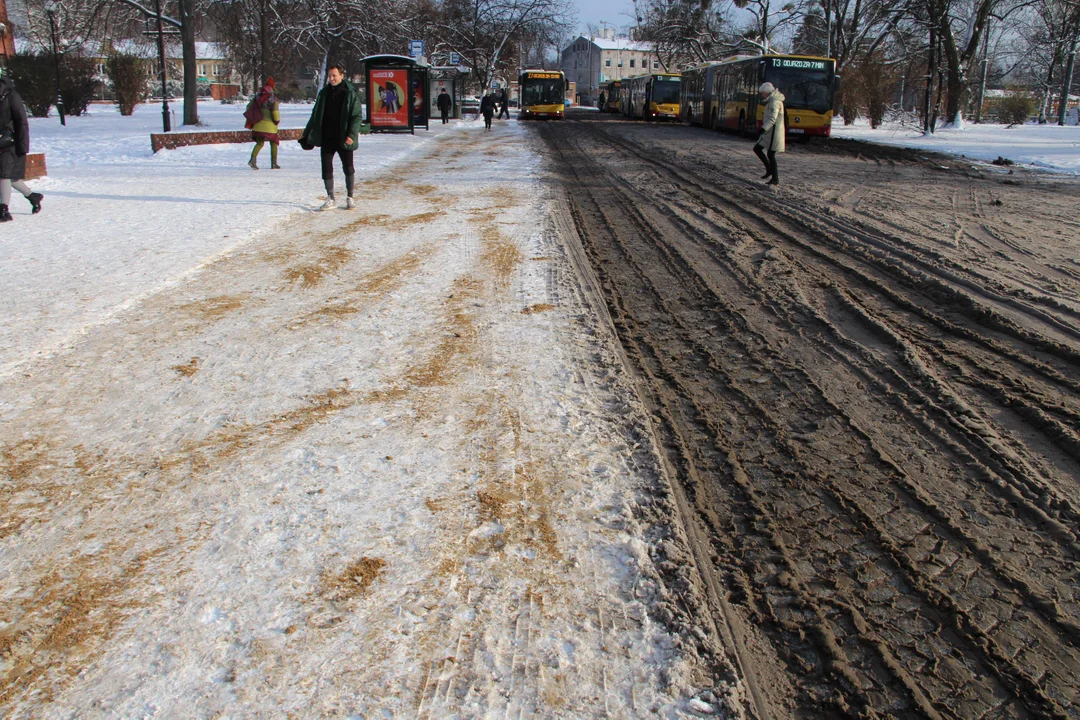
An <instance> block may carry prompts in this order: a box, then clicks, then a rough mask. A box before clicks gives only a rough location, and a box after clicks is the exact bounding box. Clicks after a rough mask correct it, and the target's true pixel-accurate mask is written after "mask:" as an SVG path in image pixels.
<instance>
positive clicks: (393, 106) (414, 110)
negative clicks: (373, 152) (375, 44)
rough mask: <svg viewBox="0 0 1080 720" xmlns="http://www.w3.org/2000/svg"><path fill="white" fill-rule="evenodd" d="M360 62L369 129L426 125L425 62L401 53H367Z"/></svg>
mask: <svg viewBox="0 0 1080 720" xmlns="http://www.w3.org/2000/svg"><path fill="white" fill-rule="evenodd" d="M362 62H363V63H364V80H365V85H366V88H367V116H368V121H369V123H370V124H371V132H373V133H376V132H407V133H413V132H415V131H416V128H418V127H422V128H426V127H428V116H429V112H428V108H429V101H428V97H427V95H428V92H429V90H428V66H427V65H421V64H419V63H417V62H416V60H414V59H413V58H411V57H406V56H404V55H369V56H368V57H366V58H364V59H363V61H362Z"/></svg>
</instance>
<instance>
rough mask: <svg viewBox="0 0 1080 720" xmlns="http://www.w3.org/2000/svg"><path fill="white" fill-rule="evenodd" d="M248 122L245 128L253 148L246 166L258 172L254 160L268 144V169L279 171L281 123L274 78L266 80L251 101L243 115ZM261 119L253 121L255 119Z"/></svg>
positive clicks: (257, 166)
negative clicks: (279, 133)
mask: <svg viewBox="0 0 1080 720" xmlns="http://www.w3.org/2000/svg"><path fill="white" fill-rule="evenodd" d="M244 115H245V117H247V118H248V121H247V123H246V125H245V127H248V128H250V129H251V139H252V140H254V141H255V148H254V149H253V150H252V151H251V160H249V161H248V165H250V166H251V169H252V170H258V169H259V165H258V163H256V162H255V158H257V157H259V151H260V150H262V148H263V145H264V144H265V143H270V167H271V168H272V169H274V170H280V169H281V166H280V165H278V162H277V156H278V144H279V142H278V123H279V122H281V109H280V108H279V107H278V100H277V96H276V95H274V78H267V80H266V84H265V85H263V89H262V90H260V91H259V94H258V95H257V96H256V97H255V99H254V100H252V101H251V105H250V106H249V107H248V110H247V112H245V113H244ZM260 116H261V119H258V120H255V118H256V117H260Z"/></svg>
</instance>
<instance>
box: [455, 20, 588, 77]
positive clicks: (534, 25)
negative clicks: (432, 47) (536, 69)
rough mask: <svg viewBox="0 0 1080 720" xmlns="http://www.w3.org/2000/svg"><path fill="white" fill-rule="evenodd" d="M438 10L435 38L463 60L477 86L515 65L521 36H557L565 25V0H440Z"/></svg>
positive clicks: (522, 37) (567, 22)
mask: <svg viewBox="0 0 1080 720" xmlns="http://www.w3.org/2000/svg"><path fill="white" fill-rule="evenodd" d="M441 10H442V12H441V16H440V18H439V20H438V23H437V27H436V32H437V33H438V42H439V43H440V45H442V46H444V47H446V48H448V49H449V50H453V51H455V52H458V53H460V54H461V55H462V57H464V58H465V59H466V60H468V63H469V65H470V66H471V67H472V69H473V71H474V72H475V74H476V78H477V80H478V81H479V83H480V87H481V88H482V89H486V88H488V87H490V86H491V81H492V79H493V78H494V77H495V76H497V75H500V74H506V73H507V72H508V71H509V70H513V69H515V68H514V67H513V63H514V62H515V61H516V60H517V59H518V58H517V57H516V56H515V52H514V51H516V50H518V47H519V45H520V43H521V42H522V41H523V40H524V39H526V38H535V37H541V36H546V37H551V38H554V37H558V35H559V33H560V31H562V30H563V29H564V28H565V27H567V26H568V25H569V23H570V7H569V4H568V3H567V1H566V0H446V2H444V3H443V5H442V8H441Z"/></svg>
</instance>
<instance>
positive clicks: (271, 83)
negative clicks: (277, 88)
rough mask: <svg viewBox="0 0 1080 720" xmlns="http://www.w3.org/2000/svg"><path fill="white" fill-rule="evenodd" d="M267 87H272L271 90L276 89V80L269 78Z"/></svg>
mask: <svg viewBox="0 0 1080 720" xmlns="http://www.w3.org/2000/svg"><path fill="white" fill-rule="evenodd" d="M266 86H267V87H271V88H272V87H274V78H272V77H271V78H267V79H266Z"/></svg>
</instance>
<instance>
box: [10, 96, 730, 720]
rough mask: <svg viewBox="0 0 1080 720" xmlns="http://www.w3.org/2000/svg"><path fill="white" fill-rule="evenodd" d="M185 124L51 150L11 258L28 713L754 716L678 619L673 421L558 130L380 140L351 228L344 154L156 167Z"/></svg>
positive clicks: (17, 627)
mask: <svg viewBox="0 0 1080 720" xmlns="http://www.w3.org/2000/svg"><path fill="white" fill-rule="evenodd" d="M308 112H309V108H305V107H286V108H285V117H286V119H285V121H284V123H283V125H284V126H286V127H288V126H296V125H300V124H302V122H303V121H304V119H305V118H306V116H307V113H308ZM157 113H158V110H157V108H156V107H153V106H144V107H142V108H140V109H139V112H138V113H137V114H136V116H135V117H134V118H120V117H119V116H118V115H116V113H115V111H113V110H111V109H108V108H95V109H94V111H93V113H92V114H91V115H90V116H89V117H86V118H72V119H71V121H70V124H69V126H68V127H67V128H61V127H60V126H59V123H58V122H57V121H56V119H55V118H50V119H48V120H35V121H34V122H33V126H32V133H33V144H34V149H35V150H44V151H45V152H46V153H47V154H48V164H49V171H50V177H49V179H48V180H46V181H42V182H38V183H35V187H37V188H38V189H40V190H41V191H43V192H44V193H45V209H44V212H43V213H42V214H40V215H36V216H31V215H29V214H28V206H27V207H22V206H20V205H18V201H19V199H18V198H16V201H17V202H16V216H15V222H13V223H10V224H7V225H6V226H4V228H3V230H0V253H2V257H3V262H2V264H0V298H2V299H0V303H2V307H0V309H2V311H3V313H4V317H5V319H6V322H5V324H4V326H3V328H2V329H0V333H2V334H0V348H2V350H0V352H2V353H3V354H2V355H0V368H2V374H0V579H2V580H0V649H2V651H3V652H0V680H2V682H0V715H2V716H4V717H11V718H30V717H35V718H36V717H50V718H51V717H149V716H155V715H156V716H160V717H207V718H208V717H226V716H229V717H285V716H294V717H327V716H334V717H358V718H370V717H400V718H413V717H432V718H437V717H496V716H497V717H511V716H512V717H526V716H533V715H536V716H540V717H565V718H584V717H686V716H689V715H690V714H691V712H694V713H701V712H711V711H712V710H714V709H716V710H719V709H720V708H719V707H718V706H717V705H716V704H717V703H722V702H725V697H727V703H728V706H729V708H732V707H734V706H735V705H737V702H738V696H739V690H738V688H731V687H726V686H725V687H710V681H709V680H708V678H709V677H711V675H710V674H709V673H702V672H701V671H700V668H701V667H702V665H701V664H700V663H699V662H698V661H697V658H696V656H695V653H696V650H695V642H694V638H693V636H692V634H691V635H690V636H689V637H684V636H680V635H675V634H673V633H672V632H671V631H670V630H669V629H668V627H667V626H664V625H660V624H658V623H657V620H656V618H657V617H668V618H671V617H674V616H675V615H677V614H678V613H680V612H687V610H685V609H680V608H684V607H685V606H684V603H685V600H684V599H683V598H678V599H673V598H672V595H671V594H670V591H669V590H668V589H667V586H666V585H665V583H664V581H663V579H662V577H663V576H662V575H661V573H660V572H658V570H657V567H656V566H654V555H653V554H654V553H655V552H658V551H659V548H661V547H663V548H664V549H665V551H666V552H667V553H668V557H672V556H673V555H672V553H675V555H677V549H678V545H679V539H678V535H677V534H675V533H674V532H672V531H671V529H670V528H667V527H666V526H664V525H663V523H664V521H663V520H660V521H659V523H657V524H653V523H651V522H650V521H646V520H642V518H648V517H660V518H662V517H663V516H664V513H663V512H662V511H663V497H664V496H663V491H662V488H661V487H659V471H658V469H657V461H656V457H655V454H654V452H653V450H652V446H651V442H650V440H649V439H648V437H649V436H648V435H647V433H644V432H643V431H642V430H641V428H643V427H645V425H646V423H647V419H646V418H647V416H646V414H645V412H644V410H643V408H641V407H640V404H639V403H638V401H637V400H636V398H635V396H634V395H633V393H632V392H631V391H630V390H629V382H628V380H627V378H626V377H625V376H624V374H623V370H622V367H621V365H620V364H619V362H618V355H617V352H616V348H615V347H614V346H613V344H612V342H611V340H610V339H609V336H608V335H605V334H604V333H603V332H601V331H600V329H599V328H600V325H599V322H598V319H597V317H596V316H595V315H594V314H593V313H592V312H591V311H590V310H589V306H588V305H587V304H586V302H585V300H584V299H583V297H582V295H581V292H580V289H579V284H578V281H577V279H576V277H575V276H574V274H573V271H572V269H571V264H570V262H569V261H568V259H567V255H566V250H565V247H564V246H563V245H562V242H561V241H560V239H559V238H558V237H557V236H556V235H555V234H554V232H553V229H552V227H553V226H552V223H551V220H550V217H549V216H550V214H551V213H552V212H553V211H554V210H555V205H554V204H553V197H552V195H551V192H550V191H549V190H548V189H547V188H546V187H545V184H544V182H543V180H542V178H543V173H544V168H543V164H542V162H541V160H540V158H539V157H538V156H537V154H536V152H535V151H534V150H533V149H532V145H531V143H530V141H529V140H528V137H527V130H526V129H525V128H523V127H522V126H520V125H519V124H518V123H517V122H516V121H510V122H499V123H496V126H495V129H494V130H493V131H491V132H486V131H484V130H482V124H481V123H454V124H451V125H449V126H445V127H444V126H441V125H438V124H436V125H434V126H433V130H432V131H430V132H425V131H418V134H417V135H416V136H408V135H395V136H387V135H379V136H369V137H364V138H362V140H361V146H360V151H361V152H359V153H358V156H357V163H358V172H359V178H358V180H359V181H360V183H361V186H360V192H359V195H360V203H359V208H357V209H356V210H354V211H352V212H346V211H344V210H333V211H328V212H321V213H320V212H312V211H311V208H312V207H313V206H315V205H316V204H317V202H318V201H319V200H320V197H321V193H322V188H321V182H320V179H319V170H318V156H317V155H316V154H315V153H304V152H303V151H302V150H300V149H299V147H298V146H297V145H295V144H285V145H284V146H283V152H282V157H281V163H282V165H283V166H284V169H283V170H281V171H270V170H260V171H258V172H255V171H252V170H251V169H249V168H248V167H246V165H245V162H246V160H247V156H248V152H249V150H250V146H249V145H239V144H238V145H222V146H204V147H193V148H184V149H180V150H174V151H164V152H162V153H159V154H158V155H156V156H154V155H151V154H150V150H149V132H150V131H151V130H154V129H156V127H157V123H158V122H159V119H160V117H159V115H158V114H157ZM239 113H240V109H239V108H237V107H235V106H231V107H230V106H224V107H222V106H217V107H214V106H210V105H208V106H205V107H204V108H202V115H203V117H204V119H205V120H206V121H207V122H208V123H209V124H210V126H211V127H236V126H237V125H239V122H240V118H239ZM266 152H267V151H265V150H264V155H263V156H262V157H261V158H260V160H261V161H262V162H263V163H265V164H267V165H268V164H269V157H268V155H267V154H266ZM339 177H340V176H339ZM643 508H644V509H649V508H651V510H648V511H646V510H644V509H643ZM650 512H651V513H652V515H650V514H649V513H650ZM661 557H662V556H661ZM714 662H715V661H714Z"/></svg>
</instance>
